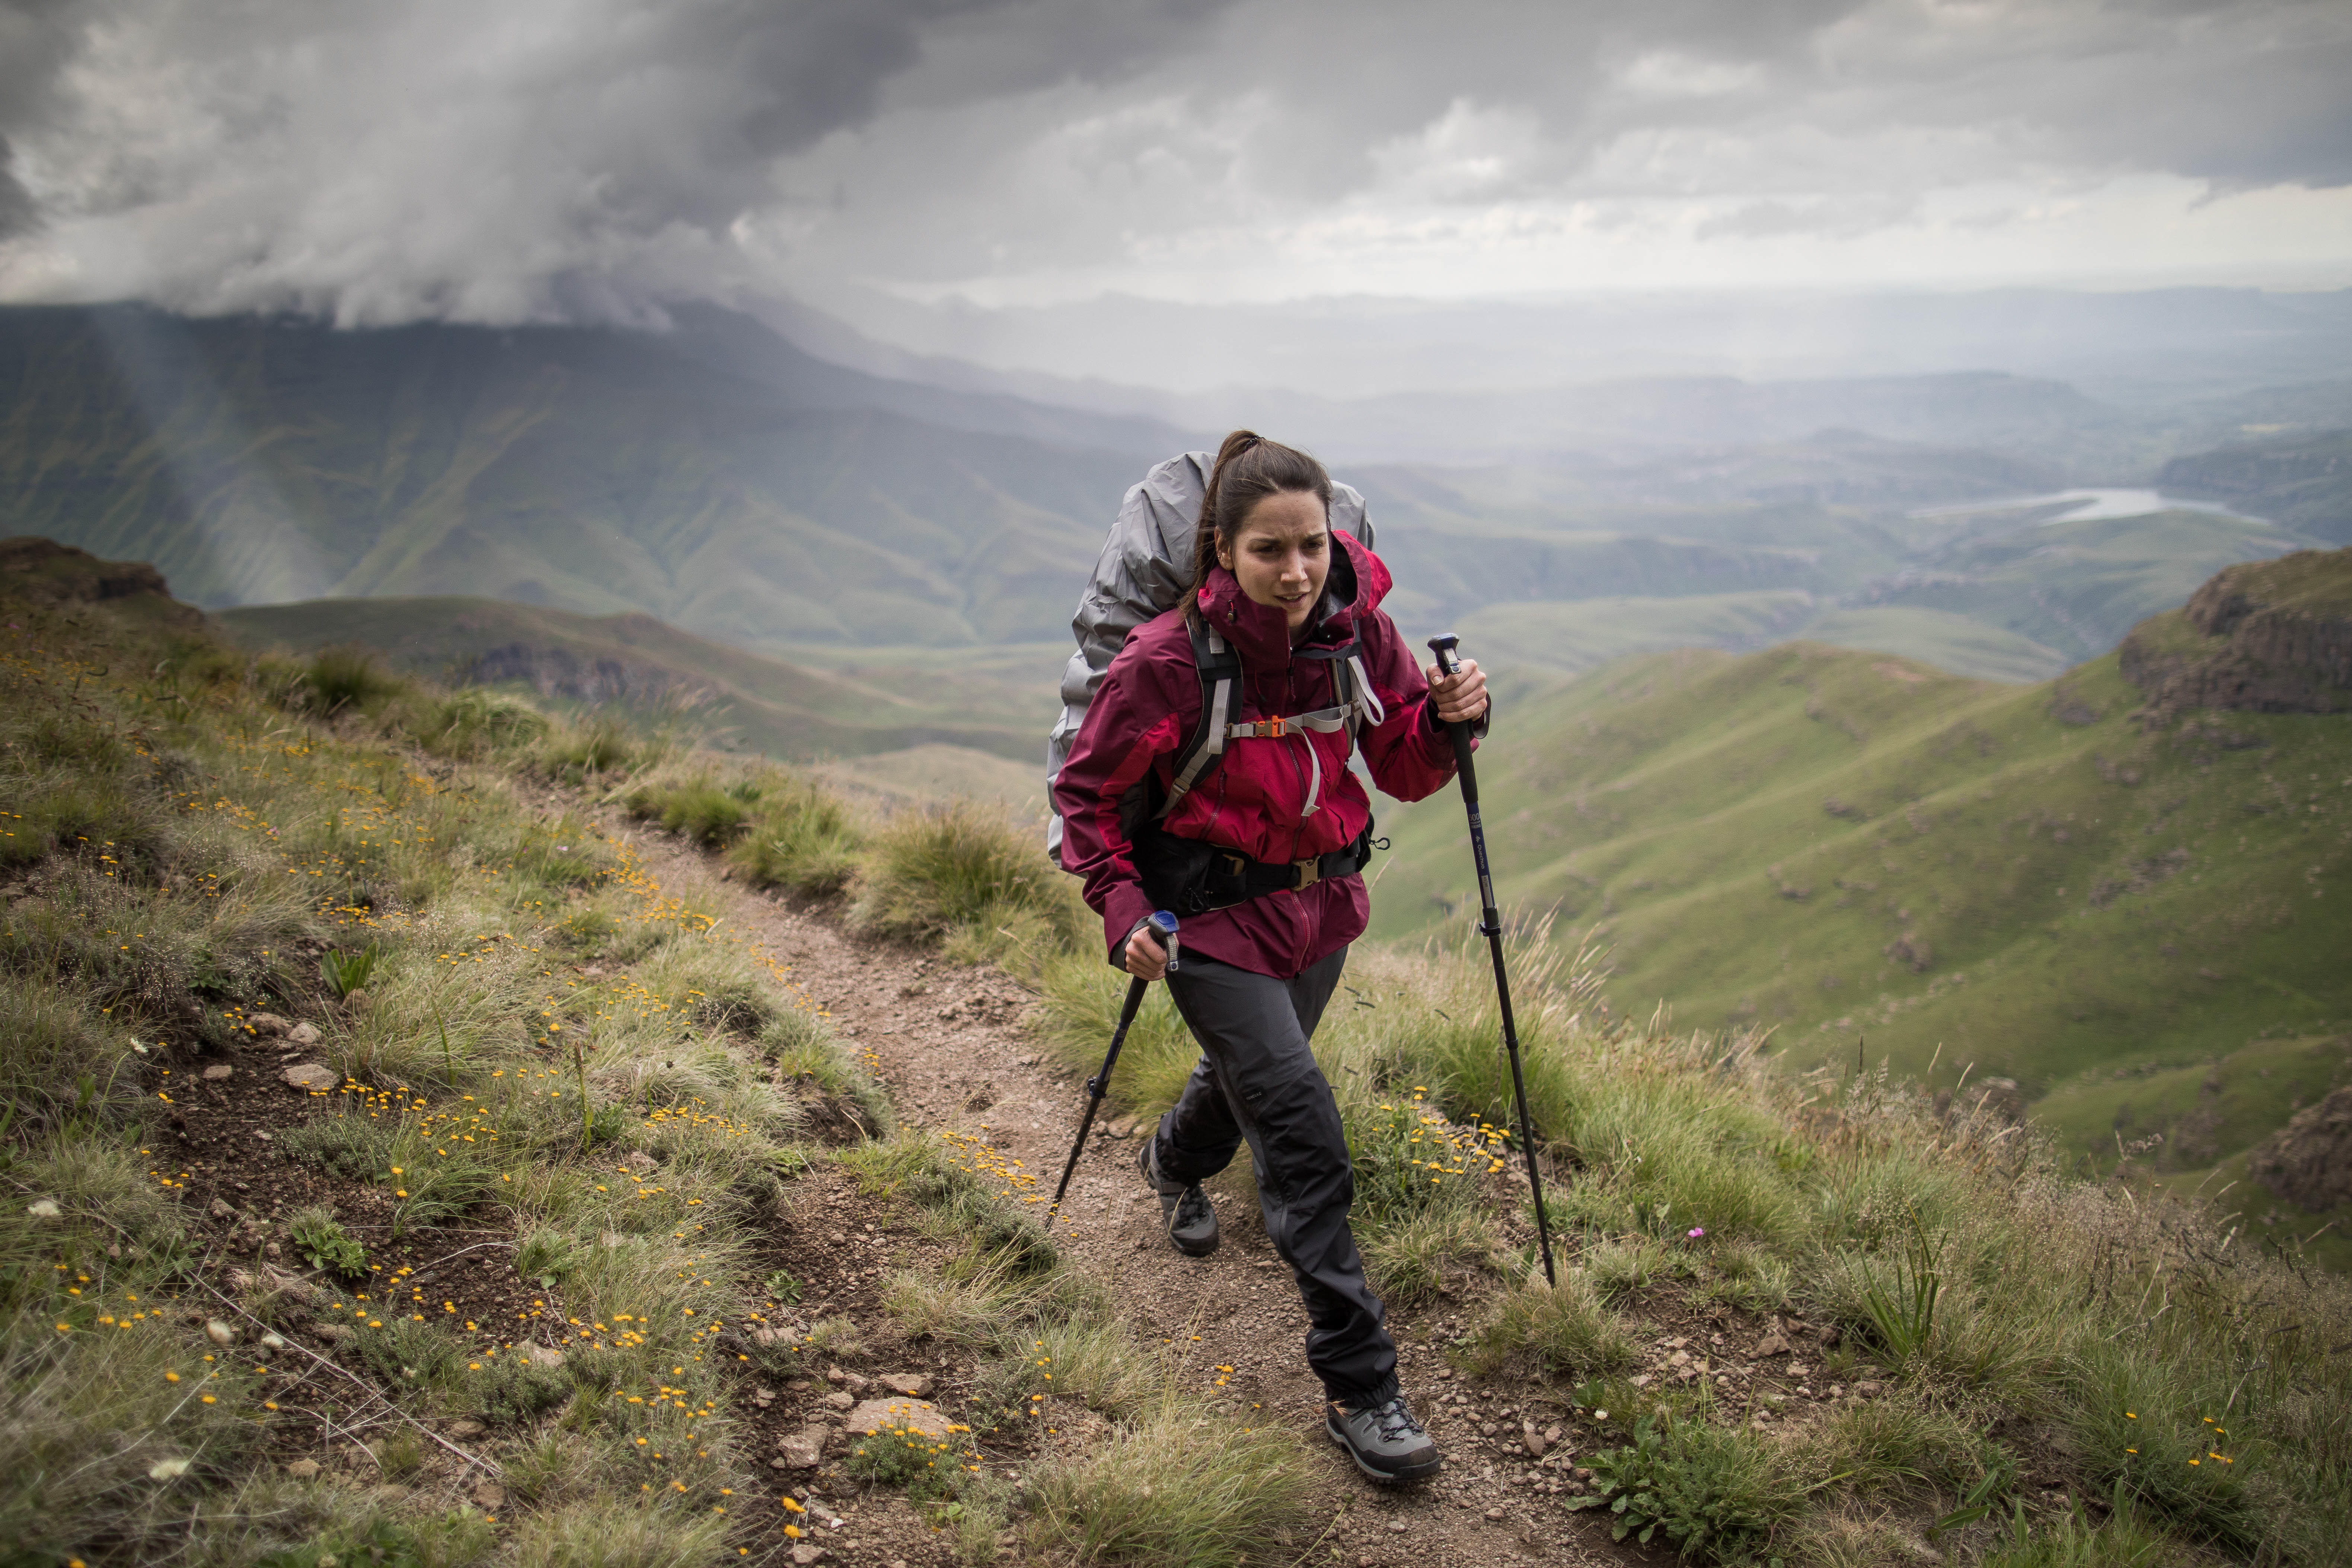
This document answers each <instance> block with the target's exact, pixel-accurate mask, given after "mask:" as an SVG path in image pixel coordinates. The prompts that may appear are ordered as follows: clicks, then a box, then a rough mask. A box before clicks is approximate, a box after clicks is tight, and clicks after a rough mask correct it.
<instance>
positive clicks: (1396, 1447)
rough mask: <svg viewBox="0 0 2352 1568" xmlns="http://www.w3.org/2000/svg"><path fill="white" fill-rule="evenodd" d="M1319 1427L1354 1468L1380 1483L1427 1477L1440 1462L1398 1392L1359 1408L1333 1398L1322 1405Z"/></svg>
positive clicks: (1392, 1484) (1424, 1478)
mask: <svg viewBox="0 0 2352 1568" xmlns="http://www.w3.org/2000/svg"><path fill="white" fill-rule="evenodd" d="M1323 1429H1324V1430H1325V1431H1327V1432H1328V1433H1330V1434H1331V1440H1332V1441H1333V1442H1335V1443H1337V1444H1339V1447H1342V1448H1345V1449H1347V1450H1348V1458H1351V1459H1353V1460H1355V1461H1356V1468H1358V1469H1360V1470H1361V1471H1363V1472H1364V1474H1366V1475H1368V1476H1370V1478H1371V1479H1374V1480H1376V1481H1378V1482H1380V1483H1381V1485H1382V1486H1394V1485H1397V1484H1399V1483H1402V1482H1405V1481H1421V1480H1427V1479H1429V1478H1430V1477H1432V1476H1433V1475H1435V1474H1436V1473H1437V1471H1438V1468H1439V1466H1441V1465H1442V1464H1443V1463H1444V1461H1443V1460H1442V1459H1440V1458H1438V1457H1437V1445H1436V1444H1435V1443H1433V1442H1432V1441H1431V1440H1430V1436H1429V1434H1428V1433H1427V1432H1426V1431H1424V1430H1423V1429H1422V1425H1421V1423H1420V1422H1418V1421H1416V1420H1414V1419H1413V1415H1412V1411H1411V1410H1410V1409H1408V1408H1406V1406H1405V1402H1404V1395H1403V1394H1393V1395H1391V1397H1390V1398H1388V1399H1387V1400H1385V1401H1383V1402H1381V1404H1379V1405H1370V1406H1368V1407H1366V1408H1364V1409H1361V1410H1356V1409H1351V1408H1349V1406H1348V1405H1342V1404H1340V1403H1339V1402H1338V1401H1337V1400H1334V1401H1333V1402H1332V1403H1331V1404H1330V1405H1328V1406H1326V1407H1325V1410H1324V1414H1323Z"/></svg>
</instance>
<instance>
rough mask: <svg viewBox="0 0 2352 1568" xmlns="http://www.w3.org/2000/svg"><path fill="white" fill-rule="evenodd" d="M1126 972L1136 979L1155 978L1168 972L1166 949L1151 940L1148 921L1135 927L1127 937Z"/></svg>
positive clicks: (1124, 955)
mask: <svg viewBox="0 0 2352 1568" xmlns="http://www.w3.org/2000/svg"><path fill="white" fill-rule="evenodd" d="M1122 956H1123V957H1124V958H1125V959H1126V961H1127V972H1128V973H1129V974H1132V975H1134V976H1135V977H1136V978H1137V979H1138V980H1157V979H1159V978H1160V976H1162V975H1164V974H1166V973H1168V950H1167V949H1166V948H1163V947H1161V946H1160V943H1159V942H1157V941H1155V940H1153V938H1152V935H1151V925H1150V922H1149V921H1146V922H1145V923H1144V924H1142V925H1139V926H1138V927H1136V928H1135V930H1134V931H1132V932H1130V933H1129V936H1128V939H1127V952H1125V953H1124V954H1123V955H1122Z"/></svg>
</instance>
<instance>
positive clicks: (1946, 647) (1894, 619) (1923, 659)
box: [1801, 605, 2067, 686]
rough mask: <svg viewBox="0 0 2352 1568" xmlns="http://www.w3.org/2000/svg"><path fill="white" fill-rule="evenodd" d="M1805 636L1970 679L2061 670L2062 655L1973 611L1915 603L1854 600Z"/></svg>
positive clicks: (2029, 680) (2023, 677) (2009, 678)
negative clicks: (1959, 611) (1854, 603)
mask: <svg viewBox="0 0 2352 1568" xmlns="http://www.w3.org/2000/svg"><path fill="white" fill-rule="evenodd" d="M1801 636H1802V637H1804V638H1805V639H1806V640H1807V641H1809V642H1818V643H1827V644H1828V645H1829V646H1830V647H1849V648H1853V649H1856V650H1858V651H1861V652H1866V653H1885V654H1893V655H1895V657H1896V658H1907V659H1915V660H1916V661H1917V662H1919V663H1921V664H1924V665H1927V666H1930V667H1932V668H1936V669H1941V670H1946V671H1948V672H1949V673H1951V674H1953V675H1959V676H1966V677H1968V678H1969V679H1972V680H1998V681H2002V682H2005V683H2007V684H2010V685H2015V686H2027V685H2032V684H2033V683H2035V682H2037V681H2043V680H2048V679H2051V678H2052V677H2053V676H2055V675H2058V674H2061V673H2063V671H2064V670H2065V668H2066V665H2067V658H2066V656H2065V655H2064V654H2063V653H2060V652H2059V651H2058V650H2057V649H2056V648H2053V647H2044V646H2043V645H2042V644H2041V643H2038V642H2035V641H2034V640H2033V639H2032V637H2025V636H2022V635H2021V634H2020V633H2017V632H2012V631H2008V630H2005V629H2003V628H2002V627H2000V626H1988V625H1987V624H1986V623H1985V622H1983V621H1981V620H1979V619H1977V618H1976V617H1974V616H1963V615H1958V614H1955V613H1954V612H1952V611H1950V610H1935V609H1928V608H1927V607H1925V606H1924V605H1857V606H1853V607H1851V608H1840V609H1834V610H1830V611H1828V612H1826V613H1824V614H1822V616H1819V617H1817V618H1815V619H1813V620H1811V621H1808V622H1806V623H1805V626H1804V628H1803V630H1802V632H1801Z"/></svg>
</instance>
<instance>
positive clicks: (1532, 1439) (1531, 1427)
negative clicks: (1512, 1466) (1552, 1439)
mask: <svg viewBox="0 0 2352 1568" xmlns="http://www.w3.org/2000/svg"><path fill="white" fill-rule="evenodd" d="M1519 1441H1520V1442H1522V1443H1524V1444H1525V1445H1527V1450H1528V1453H1530V1454H1532V1455H1534V1456H1535V1457H1536V1458H1538V1459H1540V1458H1543V1457H1544V1450H1545V1449H1547V1448H1549V1447H1551V1445H1550V1444H1549V1443H1548V1442H1546V1441H1545V1440H1544V1435H1543V1434H1542V1433H1540V1432H1538V1431H1537V1430H1536V1424H1535V1423H1534V1422H1532V1421H1522V1422H1520V1423H1519Z"/></svg>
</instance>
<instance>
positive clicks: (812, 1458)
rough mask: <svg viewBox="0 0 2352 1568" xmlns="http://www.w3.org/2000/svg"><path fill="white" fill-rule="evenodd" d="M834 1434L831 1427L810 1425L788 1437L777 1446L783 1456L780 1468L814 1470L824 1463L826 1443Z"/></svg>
mask: <svg viewBox="0 0 2352 1568" xmlns="http://www.w3.org/2000/svg"><path fill="white" fill-rule="evenodd" d="M831 1436H833V1431H832V1429H831V1428H830V1427H826V1426H815V1425H810V1426H803V1427H802V1428H801V1429H800V1430H799V1431H797V1432H795V1433H793V1435H792V1436H789V1437H786V1438H784V1439H783V1441H782V1442H781V1443H779V1444H777V1445H776V1447H777V1448H778V1450H779V1451H780V1454H781V1456H782V1458H781V1462H780V1464H779V1466H778V1468H783V1469H793V1470H813V1469H815V1468H817V1467H818V1466H819V1465H821V1464H823V1463H824V1445H825V1442H826V1440H827V1439H828V1438H830V1437H831Z"/></svg>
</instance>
